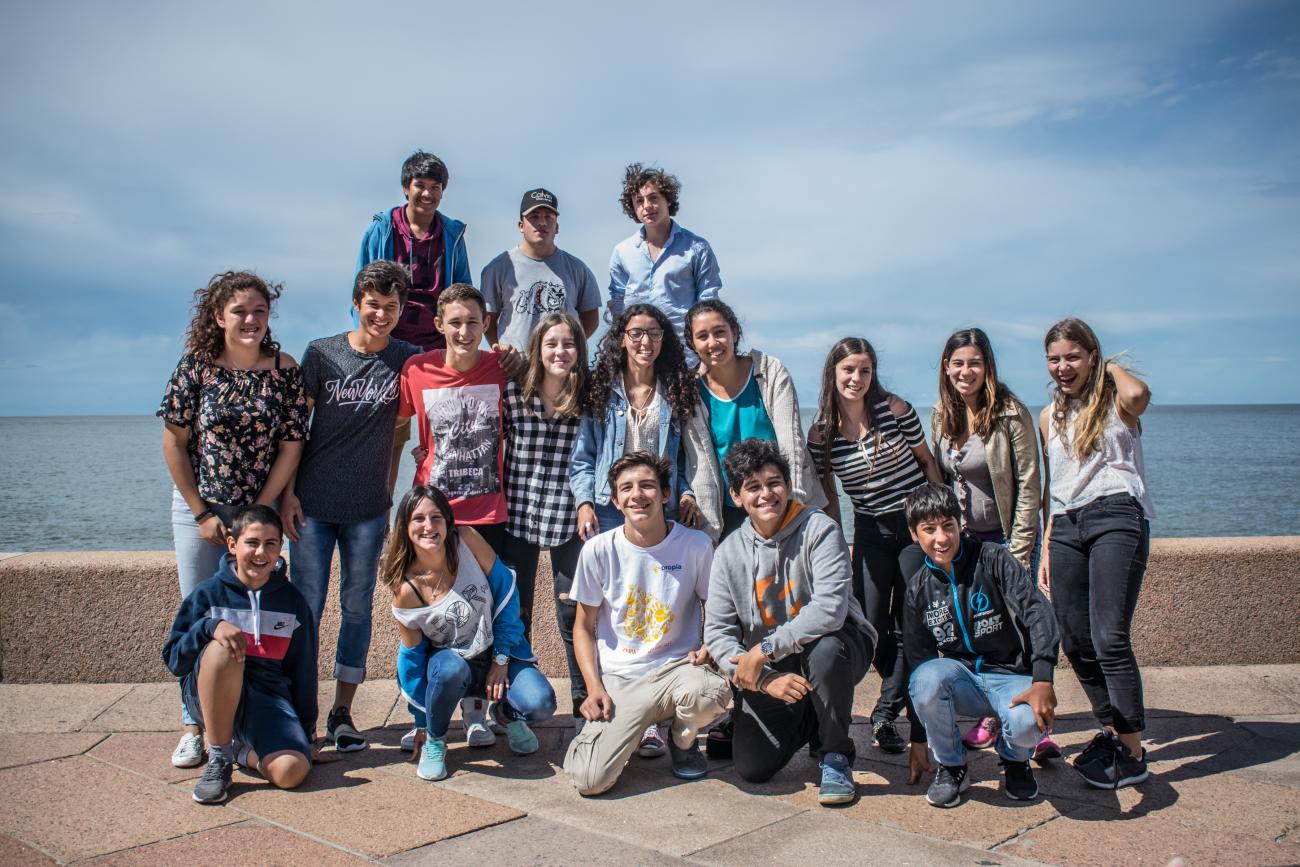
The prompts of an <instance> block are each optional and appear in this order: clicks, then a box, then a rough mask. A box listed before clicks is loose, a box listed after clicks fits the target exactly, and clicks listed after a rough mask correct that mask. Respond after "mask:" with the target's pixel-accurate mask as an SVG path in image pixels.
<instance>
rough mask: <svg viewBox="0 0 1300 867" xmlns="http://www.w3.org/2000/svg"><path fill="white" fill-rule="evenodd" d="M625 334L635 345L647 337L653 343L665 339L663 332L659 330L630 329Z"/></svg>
mask: <svg viewBox="0 0 1300 867" xmlns="http://www.w3.org/2000/svg"><path fill="white" fill-rule="evenodd" d="M623 334H624V336H626V337H627V339H628V340H630V341H632V342H633V343H640V342H641V341H642V340H644V339H645V338H647V337H648V338H650V342H651V343H658V342H659V341H660V340H663V339H664V333H663V331H662V330H660V329H658V328H629V329H628V330H627V331H624V332H623Z"/></svg>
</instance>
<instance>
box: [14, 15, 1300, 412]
mask: <svg viewBox="0 0 1300 867" xmlns="http://www.w3.org/2000/svg"><path fill="white" fill-rule="evenodd" d="M460 5H461V7H462V8H459V9H451V8H447V7H446V6H445V5H443V4H435V3H429V2H424V3H411V4H384V5H382V6H381V5H378V4H376V5H373V6H371V7H362V6H358V5H356V4H344V3H313V4H306V3H301V4H292V3H284V4H244V3H224V4H204V5H203V6H202V7H196V8H193V9H191V8H182V7H188V6H189V4H172V3H131V2H124V3H64V2H55V3H45V4H6V7H5V9H4V11H3V12H0V69H2V70H3V72H2V73H0V74H2V75H3V79H2V80H3V88H2V89H0V126H2V127H3V130H2V132H3V134H2V135H0V157H2V158H0V367H2V368H3V376H0V414H7V415H24V414H82V413H149V412H152V411H153V409H154V408H156V406H157V403H158V400H159V398H160V396H161V393H162V388H163V384H164V382H165V380H166V378H167V376H168V374H169V373H170V371H171V368H172V366H173V365H174V364H175V361H176V358H177V356H178V354H179V352H180V349H181V338H182V333H183V331H184V328H185V325H186V323H187V321H188V316H189V311H188V307H189V303H190V295H191V293H192V292H193V290H194V289H195V288H197V287H198V286H200V285H202V284H204V283H205V282H206V281H207V279H208V277H209V276H211V275H212V274H213V273H214V272H216V271H219V270H225V269H227V268H255V269H257V270H258V271H259V272H260V273H262V274H263V275H265V276H267V277H269V278H272V279H275V280H280V281H283V282H284V284H285V286H286V291H285V295H284V298H283V299H282V301H281V304H280V306H279V309H278V318H277V319H276V320H275V321H274V323H273V327H274V329H275V331H276V334H277V336H278V337H279V338H280V339H281V340H282V342H283V343H284V346H285V348H286V350H288V351H290V352H292V353H294V354H299V353H301V351H302V348H303V347H304V346H305V344H306V342H307V340H309V339H310V338H313V337H319V336H323V335H326V334H330V333H335V332H337V331H340V330H343V329H344V328H345V327H346V326H347V321H348V320H347V317H346V312H347V298H348V290H349V287H350V283H351V279H352V274H353V266H354V263H355V257H356V250H357V246H358V242H359V239H360V236H361V233H362V231H363V230H364V229H365V227H366V225H367V224H368V223H369V221H370V215H371V214H372V213H373V212H374V211H376V210H378V209H380V208H384V207H390V206H392V205H394V204H396V203H398V201H399V200H400V190H399V182H398V174H399V167H400V164H401V162H402V160H403V159H404V158H405V157H406V156H407V155H408V154H409V153H410V152H411V151H412V150H415V149H416V148H425V149H427V150H431V151H433V152H434V153H437V154H439V155H440V156H441V157H443V158H444V159H445V160H446V162H447V163H448V165H449V166H450V168H451V175H452V177H451V183H450V185H449V188H448V190H447V194H446V197H445V198H444V201H443V210H444V211H445V212H446V213H448V214H450V215H452V216H454V217H457V218H458V219H462V220H464V221H466V222H467V223H468V224H469V235H468V239H469V250H470V258H471V263H472V265H473V267H474V269H475V271H476V273H477V271H478V269H480V268H481V267H482V266H483V265H485V264H486V263H487V261H488V260H489V259H490V258H492V257H493V256H495V255H496V254H497V253H498V252H500V251H501V250H503V249H505V248H506V247H508V246H512V245H513V244H515V243H517V242H518V232H517V229H516V226H515V221H516V215H517V213H518V212H517V204H518V200H519V195H520V193H521V192H522V191H523V190H525V189H528V188H530V187H533V186H537V185H543V186H546V187H548V188H549V189H551V190H552V191H554V192H555V193H556V194H557V195H558V196H559V198H560V204H561V212H562V216H561V220H560V225H561V233H560V237H559V242H560V244H561V246H562V247H564V248H565V249H567V250H569V251H570V252H572V253H575V254H576V255H578V256H580V257H581V258H583V259H584V260H585V261H586V262H587V263H588V264H589V265H590V266H591V267H592V269H593V270H594V271H595V272H596V274H597V276H598V277H599V278H600V279H601V281H602V283H603V282H604V280H605V278H606V275H607V263H608V259H609V251H610V249H611V248H612V247H613V245H614V244H615V243H616V242H617V241H618V240H619V239H621V238H623V237H625V236H626V235H627V234H629V233H630V232H631V231H632V229H633V225H632V223H631V222H630V221H628V220H627V218H626V217H624V216H623V215H622V213H621V212H620V210H619V208H618V206H617V204H616V202H615V199H616V196H617V193H618V187H619V180H620V175H621V169H622V166H623V165H624V164H626V163H628V162H632V161H644V162H656V163H659V164H661V165H663V166H664V167H666V168H668V169H669V170H670V171H673V172H675V173H676V174H678V175H679V177H680V178H681V179H682V181H683V185H684V190H683V207H682V211H681V213H680V214H679V220H680V221H681V222H682V224H683V225H686V226H688V227H690V228H691V229H693V230H694V231H696V232H698V233H700V234H702V235H703V236H705V237H706V238H708V239H709V241H710V242H711V243H712V244H713V246H714V248H715V250H716V252H717V255H718V259H719V261H720V263H721V267H722V277H723V282H724V285H725V290H724V297H725V298H726V299H727V300H728V301H730V303H732V304H733V306H735V307H736V308H737V310H738V312H739V313H740V315H741V319H742V322H743V324H744V326H745V330H746V336H747V338H748V339H749V341H750V342H751V343H752V345H756V346H758V347H760V348H762V349H764V350H765V351H768V352H771V353H773V354H775V355H777V356H779V357H781V358H782V359H783V360H785V361H786V363H787V364H788V365H789V367H790V368H791V370H792V372H793V373H794V375H795V379H796V382H797V384H798V386H799V390H800V396H801V398H802V402H803V403H805V404H810V403H813V402H814V401H815V400H816V387H817V379H818V373H819V370H820V365H821V360H822V358H823V356H824V354H825V351H826V349H827V348H828V347H829V346H830V344H831V343H832V342H833V341H834V340H836V339H837V338H839V337H841V336H844V335H846V334H859V335H862V336H866V337H867V338H869V339H870V340H872V341H873V342H874V343H875V344H876V346H877V348H878V349H879V351H880V356H881V357H880V368H881V374H882V378H883V380H884V381H885V384H886V385H887V386H888V387H890V388H892V389H894V390H895V391H897V392H899V393H900V394H902V395H903V396H904V397H906V398H908V399H910V400H912V401H913V402H914V403H917V404H926V403H928V402H930V401H931V400H933V398H934V394H935V378H936V373H935V371H936V365H937V361H938V358H937V356H938V353H939V350H940V348H941V347H942V344H943V341H944V339H945V338H946V337H947V335H948V333H949V332H950V331H951V330H953V329H954V328H957V327H962V326H965V325H968V324H978V325H981V326H983V327H984V328H985V329H986V330H988V331H989V333H990V335H991V337H992V338H993V341H994V346H995V348H996V350H997V352H998V356H999V358H998V360H999V366H1000V367H1001V368H1002V372H1003V376H1004V378H1005V379H1007V380H1008V381H1009V382H1010V383H1011V385H1012V386H1013V387H1014V388H1016V389H1017V390H1018V391H1019V392H1020V393H1021V395H1022V396H1023V397H1024V398H1025V399H1026V401H1027V402H1029V403H1031V404H1033V403H1038V402H1040V401H1041V400H1042V397H1043V395H1044V394H1045V382H1046V378H1047V377H1046V373H1045V371H1044V369H1043V365H1042V346H1041V337H1042V334H1043V332H1044V331H1045V330H1046V328H1047V327H1048V326H1049V325H1050V324H1051V323H1052V322H1054V321H1055V320H1057V319H1059V318H1061V317H1062V316H1065V315H1077V316H1081V317H1083V318H1085V319H1087V320H1089V321H1090V322H1091V323H1092V324H1093V325H1094V327H1096V329H1097V330H1098V332H1099V333H1100V335H1101V338H1102V342H1103V347H1104V349H1105V350H1106V351H1107V352H1117V351H1119V350H1128V351H1129V352H1130V354H1131V356H1132V359H1133V361H1134V363H1135V364H1136V365H1137V366H1138V367H1139V368H1140V369H1141V370H1142V371H1144V372H1145V373H1146V374H1147V376H1148V377H1149V379H1150V381H1151V383H1152V386H1153V389H1154V393H1155V398H1156V400H1157V401H1160V402H1164V403H1231V402H1297V401H1300V375H1297V373H1296V363H1297V361H1298V360H1300V359H1298V357H1297V356H1298V350H1300V345H1298V340H1297V337H1296V335H1297V333H1298V332H1300V291H1297V290H1298V289H1300V4H1296V3H1276V2H1264V3H1257V2H1241V0H1236V2H1224V3H1189V2H1163V3H1144V4H1132V3H1110V2H1089V3H1086V4H1084V3H1078V4H1074V5H1072V6H1069V5H1065V4H1055V3H1051V4H1048V3H1038V2H1026V3H983V2H980V3H976V2H969V3H944V4H919V3H891V4H880V3H844V4H833V3H831V4H795V5H792V4H766V3H689V4H687V3H682V4H677V3H666V4H656V5H655V7H654V11H653V12H651V11H649V7H643V6H640V5H637V4H598V5H588V4H584V5H582V6H578V5H576V4H575V5H573V6H569V5H565V4H555V3H552V4H536V3H534V4H515V3H492V4H475V5H474V8H472V9H471V8H470V4H460Z"/></svg>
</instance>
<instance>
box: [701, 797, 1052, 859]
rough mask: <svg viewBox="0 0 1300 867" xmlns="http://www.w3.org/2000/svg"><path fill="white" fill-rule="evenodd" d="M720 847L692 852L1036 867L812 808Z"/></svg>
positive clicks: (744, 856) (1003, 855)
mask: <svg viewBox="0 0 1300 867" xmlns="http://www.w3.org/2000/svg"><path fill="white" fill-rule="evenodd" d="M814 810H816V812H814V811H813V810H809V811H808V812H806V813H799V814H797V815H795V816H791V817H790V818H788V819H783V820H781V821H780V822H774V823H773V824H771V825H767V826H765V827H763V828H759V829H758V830H756V831H751V832H750V833H748V834H745V835H743V836H740V837H735V838H733V839H731V840H727V841H725V842H723V843H719V844H717V845H716V846H711V847H709V848H707V849H702V850H700V851H699V852H692V853H691V855H690V859H691V861H693V862H699V863H703V864H734V865H740V867H749V865H753V864H817V865H825V867H837V865H844V867H859V865H861V864H864V863H869V864H873V865H876V864H882V865H892V864H897V865H904V864H921V865H933V867H945V865H995V864H1005V865H1020V864H1028V863H1036V862H1029V861H1025V860H1023V859H1022V858H1019V857H1017V856H1015V855H1012V854H1009V853H1000V852H988V851H986V850H984V849H975V848H970V847H967V846H959V845H957V844H955V843H945V842H942V841H940V840H932V839H930V838H928V837H922V836H919V835H917V834H909V833H908V832H906V831H898V830H895V829H893V828H885V827H881V826H880V825H875V824H871V823H867V822H854V821H847V820H845V819H844V818H843V817H842V816H841V815H840V814H841V811H839V810H836V811H831V810H821V809H817V808H814Z"/></svg>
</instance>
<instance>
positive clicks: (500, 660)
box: [492, 653, 510, 665]
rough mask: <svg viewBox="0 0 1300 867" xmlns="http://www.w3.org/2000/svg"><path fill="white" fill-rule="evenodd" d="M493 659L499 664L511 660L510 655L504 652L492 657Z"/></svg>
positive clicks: (505, 663) (504, 663)
mask: <svg viewBox="0 0 1300 867" xmlns="http://www.w3.org/2000/svg"><path fill="white" fill-rule="evenodd" d="M492 661H493V662H495V663H496V664H497V665H507V664H508V663H509V662H510V657H508V656H506V655H505V654H504V653H498V654H496V655H495V656H493V657H492Z"/></svg>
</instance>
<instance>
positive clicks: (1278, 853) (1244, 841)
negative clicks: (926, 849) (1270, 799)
mask: <svg viewBox="0 0 1300 867" xmlns="http://www.w3.org/2000/svg"><path fill="white" fill-rule="evenodd" d="M1002 853H1009V854H1014V855H1019V856H1021V857H1024V858H1034V859H1037V860H1039V861H1045V862H1048V863H1051V864H1063V865H1078V867H1084V865H1106V867H1109V865H1113V864H1134V865H1155V867H1164V865H1166V864H1168V863H1169V862H1170V861H1171V860H1172V859H1173V858H1175V857H1182V858H1183V859H1184V861H1185V862H1186V863H1187V864H1189V865H1193V864H1194V865H1196V867H1209V865H1271V864H1297V863H1300V846H1298V845H1295V844H1291V843H1273V842H1270V841H1268V840H1263V839H1261V838H1259V837H1251V836H1247V835H1244V834H1232V833H1229V832H1226V831H1218V830H1212V829H1202V830H1199V831H1196V832H1194V833H1193V832H1191V831H1189V829H1188V828H1187V827H1186V826H1185V825H1182V824H1180V823H1179V822H1176V821H1173V820H1171V819H1166V818H1164V817H1163V816H1137V817H1133V818H1127V819H1124V820H1122V821H1115V816H1114V814H1113V813H1110V812H1108V811H1105V810H1096V809H1093V808H1084V809H1082V810H1080V811H1077V812H1072V813H1070V814H1069V815H1066V816H1062V817H1061V818H1058V819H1056V820H1054V821H1051V822H1048V823H1047V824H1045V825H1043V826H1041V827H1038V828H1034V829H1032V830H1030V831H1028V832H1026V833H1025V834H1023V835H1021V836H1020V837H1017V838H1016V839H1015V840H1013V841H1011V842H1010V843H1008V844H1006V845H1005V846H1002V847H999V848H998V849H997V850H996V851H995V852H994V853H993V854H1002Z"/></svg>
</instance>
